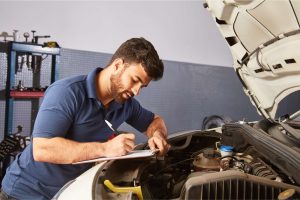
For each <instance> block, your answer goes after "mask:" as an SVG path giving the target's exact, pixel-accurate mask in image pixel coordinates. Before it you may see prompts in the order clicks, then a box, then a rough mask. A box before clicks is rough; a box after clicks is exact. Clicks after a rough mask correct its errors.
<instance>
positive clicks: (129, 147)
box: [125, 144, 133, 153]
mask: <svg viewBox="0 0 300 200" xmlns="http://www.w3.org/2000/svg"><path fill="white" fill-rule="evenodd" d="M132 150H133V147H132V146H130V145H127V144H126V145H125V151H126V153H128V152H131V151H132Z"/></svg>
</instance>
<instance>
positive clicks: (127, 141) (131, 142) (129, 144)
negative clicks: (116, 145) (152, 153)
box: [125, 140, 135, 149]
mask: <svg viewBox="0 0 300 200" xmlns="http://www.w3.org/2000/svg"><path fill="white" fill-rule="evenodd" d="M125 144H126V145H127V146H129V147H130V148H131V149H134V146H135V144H134V141H132V140H126V141H125Z"/></svg>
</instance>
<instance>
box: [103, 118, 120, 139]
mask: <svg viewBox="0 0 300 200" xmlns="http://www.w3.org/2000/svg"><path fill="white" fill-rule="evenodd" d="M104 121H105V123H106V124H107V126H108V127H109V128H110V129H111V130H112V131H113V132H114V133H115V134H116V135H120V134H121V133H120V132H119V131H118V130H117V129H114V128H113V126H112V124H111V123H110V122H109V121H107V120H106V119H105V120H104Z"/></svg>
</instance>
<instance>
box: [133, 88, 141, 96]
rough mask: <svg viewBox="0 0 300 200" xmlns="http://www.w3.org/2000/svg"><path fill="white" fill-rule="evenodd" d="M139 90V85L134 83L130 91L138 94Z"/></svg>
mask: <svg viewBox="0 0 300 200" xmlns="http://www.w3.org/2000/svg"><path fill="white" fill-rule="evenodd" d="M140 90H141V87H140V86H139V85H135V86H133V87H132V88H131V92H132V93H133V94H134V96H137V95H139V93H140Z"/></svg>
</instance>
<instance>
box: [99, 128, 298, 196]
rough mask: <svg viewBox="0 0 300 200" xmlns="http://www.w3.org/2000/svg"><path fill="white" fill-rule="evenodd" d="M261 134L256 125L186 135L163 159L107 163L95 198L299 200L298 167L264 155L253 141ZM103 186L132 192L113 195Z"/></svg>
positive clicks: (173, 143)
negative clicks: (135, 190)
mask: <svg viewBox="0 0 300 200" xmlns="http://www.w3.org/2000/svg"><path fill="white" fill-rule="evenodd" d="M257 130H258V127H257V125H255V124H243V123H232V124H226V125H224V126H223V128H222V129H221V128H217V129H212V130H208V131H197V130H195V131H189V132H182V133H179V134H177V135H176V136H174V137H172V138H170V139H169V143H170V144H171V146H172V147H171V149H170V151H169V152H168V154H167V155H166V156H164V157H156V158H147V159H134V160H117V161H113V162H108V163H107V164H106V165H105V167H104V168H103V169H102V170H101V172H100V173H99V178H98V183H97V185H96V190H95V197H99V198H96V199H135V198H137V197H138V196H137V195H136V194H135V192H134V190H130V189H128V188H134V187H137V186H140V188H141V194H142V196H143V198H144V199H297V198H300V187H299V185H300V180H299V177H298V176H297V175H296V176H295V174H294V173H293V170H294V171H295V170H296V171H295V173H296V172H297V171H298V170H299V168H298V167H299V166H296V165H294V164H293V163H292V164H291V163H289V162H290V161H289V160H285V158H284V157H283V156H281V155H280V154H279V153H276V155H275V157H273V156H272V155H270V154H269V153H270V152H271V153H274V150H265V149H269V148H267V146H268V145H267V144H266V145H262V144H260V143H259V141H256V140H254V139H253V138H251V137H252V135H255V134H259V133H258V132H257ZM220 132H222V133H220ZM246 132H248V134H249V135H250V136H249V135H248V136H246V135H247V133H246ZM259 132H260V134H263V135H264V136H266V137H270V135H269V134H268V133H266V132H264V131H262V130H261V129H260V131H259ZM264 136H263V137H264ZM270 140H271V139H270ZM260 141H263V139H260ZM268 141H269V140H268ZM138 148H140V149H145V148H147V146H146V144H145V145H142V146H139V147H138ZM224 148H225V151H224ZM293 149H296V153H297V154H296V156H298V157H294V160H299V155H300V153H299V148H293ZM282 150H284V149H282ZM268 151H270V152H268ZM285 153H287V152H285ZM104 180H109V181H110V182H111V183H113V184H114V185H115V186H117V187H118V188H127V189H128V190H124V192H117V193H116V192H112V191H111V190H110V189H109V188H108V187H106V186H105V184H103V182H104ZM139 199H140V198H139Z"/></svg>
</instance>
